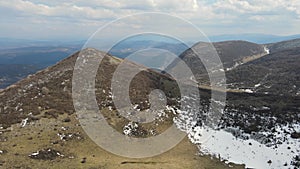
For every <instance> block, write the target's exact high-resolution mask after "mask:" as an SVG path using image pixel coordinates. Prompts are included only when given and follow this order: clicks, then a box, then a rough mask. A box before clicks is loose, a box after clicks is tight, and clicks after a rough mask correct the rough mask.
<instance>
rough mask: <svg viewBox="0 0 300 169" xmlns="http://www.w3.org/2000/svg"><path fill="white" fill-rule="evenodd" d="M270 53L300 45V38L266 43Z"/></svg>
mask: <svg viewBox="0 0 300 169" xmlns="http://www.w3.org/2000/svg"><path fill="white" fill-rule="evenodd" d="M266 46H267V47H268V49H269V50H270V53H276V52H279V51H282V50H288V49H293V48H298V47H300V39H293V40H287V41H282V42H277V43H271V44H266Z"/></svg>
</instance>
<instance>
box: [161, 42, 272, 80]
mask: <svg viewBox="0 0 300 169" xmlns="http://www.w3.org/2000/svg"><path fill="white" fill-rule="evenodd" d="M212 45H213V46H211V45H210V44H208V43H205V42H199V43H197V44H195V45H194V46H193V47H192V48H190V49H188V50H186V51H185V52H183V53H182V54H181V55H180V56H179V58H180V59H182V60H183V61H184V62H185V63H186V64H187V66H188V67H189V68H190V69H191V70H192V72H193V74H194V76H195V78H196V80H197V82H198V83H200V84H201V85H209V84H210V82H209V79H208V73H207V70H206V68H205V66H204V64H203V62H202V61H201V60H200V59H199V57H201V58H203V59H208V60H209V57H208V58H206V57H207V56H204V55H208V56H209V55H210V54H211V55H214V54H213V52H214V51H213V50H214V49H215V50H216V52H217V54H218V56H219V58H220V60H221V62H222V64H223V65H222V66H223V68H224V70H223V69H221V65H214V67H212V68H211V70H210V71H211V72H213V73H214V74H216V75H217V74H218V72H220V71H227V70H231V69H234V68H235V67H237V66H238V65H240V64H243V63H246V62H249V61H251V60H255V59H257V58H260V57H262V56H264V55H266V54H267V53H268V52H267V51H266V49H265V47H264V46H263V45H259V44H255V43H251V42H246V41H225V42H215V43H212ZM205 50H208V52H209V54H204V53H205V52H203V53H202V51H205ZM195 52H196V53H197V52H200V53H198V55H203V56H197V54H196V53H195ZM178 60H179V59H178ZM178 60H175V61H174V62H173V63H171V64H170V65H169V67H168V68H167V70H168V69H169V70H172V69H174V67H175V66H176V65H177V63H178ZM211 62H215V61H214V60H212V61H211ZM212 64H216V63H212ZM188 78H189V77H188Z"/></svg>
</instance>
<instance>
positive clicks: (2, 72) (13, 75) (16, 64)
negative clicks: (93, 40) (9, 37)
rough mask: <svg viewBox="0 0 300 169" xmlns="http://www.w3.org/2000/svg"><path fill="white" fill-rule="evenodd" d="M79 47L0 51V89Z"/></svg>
mask: <svg viewBox="0 0 300 169" xmlns="http://www.w3.org/2000/svg"><path fill="white" fill-rule="evenodd" d="M79 48H80V47H79V46H67V47H60V46H58V47H57V46H35V47H22V48H13V49H2V50H0V65H1V67H0V89H1V88H5V87H7V86H9V85H11V84H13V83H15V82H17V81H18V80H20V79H23V78H24V77H26V76H27V75H29V74H33V73H35V72H37V71H38V70H41V69H44V68H46V67H48V66H50V65H53V64H55V63H57V62H58V61H60V60H62V59H64V58H66V57H68V56H69V55H70V54H72V53H74V52H75V51H76V50H78V49H79Z"/></svg>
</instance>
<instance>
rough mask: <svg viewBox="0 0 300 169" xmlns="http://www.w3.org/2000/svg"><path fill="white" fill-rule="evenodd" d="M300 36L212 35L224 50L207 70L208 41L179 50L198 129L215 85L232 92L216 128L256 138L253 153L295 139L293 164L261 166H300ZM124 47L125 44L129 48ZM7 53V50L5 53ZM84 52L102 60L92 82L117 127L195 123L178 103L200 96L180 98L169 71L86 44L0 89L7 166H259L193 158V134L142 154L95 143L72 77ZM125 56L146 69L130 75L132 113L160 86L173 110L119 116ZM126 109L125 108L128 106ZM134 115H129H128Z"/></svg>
mask: <svg viewBox="0 0 300 169" xmlns="http://www.w3.org/2000/svg"><path fill="white" fill-rule="evenodd" d="M299 41H300V40H299V39H295V40H289V41H284V42H277V43H266V44H256V43H252V42H247V41H224V42H214V43H212V45H213V47H214V48H215V49H216V52H217V53H218V55H219V57H220V60H221V62H222V64H223V68H222V67H220V65H215V66H214V67H212V69H210V70H206V69H205V66H204V65H203V63H202V62H201V60H200V59H199V58H197V55H196V54H195V51H198V50H203V48H205V47H206V46H207V43H206V42H199V43H196V44H195V45H193V46H191V47H190V48H187V49H186V50H185V51H184V52H183V53H181V54H179V53H178V55H179V58H178V59H181V60H183V61H184V62H185V63H186V64H187V65H188V67H189V68H191V71H192V72H193V74H194V76H195V79H191V78H190V77H182V78H183V80H181V81H184V82H186V83H185V84H184V85H187V86H188V85H191V83H189V81H194V82H196V84H197V89H198V90H199V94H200V96H201V99H200V105H201V106H200V107H199V110H193V111H196V112H197V118H196V119H193V120H195V121H193V123H191V125H193V126H192V128H193V131H194V129H197V128H201V127H202V126H204V125H205V123H204V122H203V121H204V119H205V118H206V115H207V113H209V110H210V109H209V104H210V103H212V102H216V101H214V100H211V98H210V97H211V92H212V90H216V91H217V92H219V93H226V95H227V98H226V103H225V105H224V110H222V111H223V114H222V118H221V119H220V121H219V124H218V126H217V127H218V128H217V130H218V131H221V130H222V131H225V132H226V133H230V134H231V135H233V136H234V137H235V138H237V139H241V140H245V141H247V140H250V141H251V142H249V143H248V142H247V146H250V147H251V146H253V151H254V145H255V143H256V142H257V143H260V144H261V146H263V147H269V148H270V149H274V151H277V148H278V147H281V145H284V146H285V145H288V144H290V143H293V144H294V145H295V146H294V147H293V146H292V145H289V146H288V147H289V148H288V147H287V148H286V150H287V152H285V151H282V153H286V154H284V155H286V156H287V157H289V159H288V160H287V161H285V159H284V161H282V159H273V158H276V157H267V158H270V159H267V160H265V159H263V160H265V161H263V162H262V163H263V164H262V165H264V166H269V167H270V168H278V167H279V166H286V167H299V166H300V162H299V155H297V153H298V152H299V151H300V150H299V147H298V148H297V145H298V143H299V142H297V140H299V138H300V131H299V130H298V127H297V126H298V125H299V121H300V116H299V111H300V105H299V100H300V95H299V91H300V90H299V85H300V81H299V80H300V77H299V75H300V74H299V73H300V72H299V63H300V46H299ZM138 45H140V44H138ZM178 45H179V47H182V46H181V44H176V45H175V47H174V46H172V45H170V44H166V43H161V44H160V46H162V47H164V48H166V49H168V50H171V51H173V52H174V51H175V52H176V50H177V49H178V48H179V47H178ZM127 47H128V46H127V45H126V46H125V49H126V48H127ZM155 47H156V46H155ZM123 48H124V47H123ZM27 50H29V51H31V50H32V49H30V48H29V49H23V50H20V53H23V52H24V53H26V51H27ZM74 50H75V49H74V48H73V50H70V49H65V48H64V49H62V48H51V49H49V48H47V49H46V50H45V49H44V48H43V49H42V51H46V54H47V53H48V54H49V53H51V52H55V53H54V54H55V55H57V57H59V59H60V56H59V54H60V52H73V51H74ZM180 50H182V48H180ZM37 51H38V50H37ZM120 51H121V48H116V50H115V51H114V52H115V55H119V54H118V52H120ZM126 51H128V50H126ZM2 52H3V53H5V52H6V53H9V51H5V50H3V51H2ZM56 52H58V53H56ZM37 53H38V52H37ZM39 54H40V53H38V55H39ZM80 54H83V55H85V56H86V58H84V59H93V57H102V58H103V60H102V62H101V63H100V66H99V69H98V71H97V75H96V80H95V88H96V90H95V93H96V99H97V103H98V107H99V109H100V110H102V114H103V116H104V117H105V119H106V120H107V122H108V124H109V125H110V126H112V127H113V128H114V129H115V130H116V131H118V132H119V133H122V134H123V135H126V136H128V137H138V138H139V137H140V138H145V137H151V136H155V135H159V134H161V133H162V132H164V131H165V130H166V129H167V128H168V127H170V125H172V124H173V123H176V124H177V126H179V128H184V126H185V125H187V124H190V123H189V122H190V121H189V119H190V117H189V114H187V115H186V114H182V113H183V112H180V111H179V110H178V109H179V105H180V103H187V104H189V103H190V104H192V103H193V100H194V98H193V96H191V97H189V98H186V100H184V99H181V98H180V97H181V94H180V90H179V87H178V84H177V83H176V81H175V79H173V78H172V77H171V76H170V75H169V74H168V73H166V72H164V71H163V70H154V69H145V67H144V66H143V65H140V64H139V63H134V62H132V61H130V60H123V59H121V58H117V57H115V56H113V54H106V53H104V52H101V51H98V50H96V49H91V48H87V49H83V50H81V53H80V52H76V53H74V54H72V55H71V56H69V57H67V58H65V59H63V60H62V61H60V62H59V63H57V64H55V65H53V66H50V67H47V68H46V69H43V70H40V71H39V72H37V73H35V74H32V75H29V76H27V77H26V78H24V79H22V80H20V81H18V82H16V83H14V84H13V85H10V86H9V87H7V88H5V89H3V90H2V91H0V124H1V126H0V127H1V133H0V143H1V147H0V150H1V151H0V152H1V153H0V157H2V158H1V160H0V165H1V166H3V167H4V168H28V167H33V168H47V167H53V168H75V167H78V166H79V167H81V168H117V167H118V168H120V167H122V168H157V167H160V168H170V167H172V168H199V169H201V168H245V167H251V166H252V165H255V164H249V163H247V161H246V160H245V161H243V162H241V161H234V162H235V163H239V164H240V165H239V164H234V163H230V162H231V161H230V160H228V159H227V160H228V161H226V156H223V155H224V154H219V157H218V156H215V158H211V156H210V155H202V156H199V155H195V154H197V152H199V150H198V148H199V149H200V150H201V145H198V144H192V143H191V142H190V141H189V140H188V139H187V138H186V139H184V140H183V141H182V142H181V143H180V144H179V145H177V146H176V147H175V148H174V149H172V150H170V151H168V152H166V153H163V154H161V155H159V156H157V157H152V158H144V159H129V158H123V157H119V156H116V155H113V154H111V153H109V152H107V151H105V150H103V149H102V148H100V147H98V146H97V145H96V144H95V143H94V142H93V141H92V140H91V139H90V138H89V137H88V135H87V134H86V133H85V132H84V131H83V129H82V128H81V124H80V123H79V119H78V117H77V116H76V113H75V110H74V105H73V102H72V76H73V70H74V65H75V62H76V61H77V58H78V56H79V55H80ZM122 54H124V53H122ZM125 54H130V53H125ZM15 56H16V57H18V55H15ZM89 56H92V57H89ZM5 59H7V58H5ZM5 59H4V61H5ZM9 59H12V58H9ZM34 60H36V59H34ZM123 62H126V63H128V64H129V65H131V66H130V67H137V68H138V69H139V70H142V71H141V72H139V73H138V74H137V75H136V76H135V77H134V78H133V79H132V81H131V82H130V89H129V98H130V101H131V103H132V104H133V105H135V106H134V107H135V108H134V112H136V113H139V112H144V111H148V110H149V108H150V106H151V105H150V103H149V98H148V96H149V95H150V93H151V91H152V90H153V89H160V90H161V91H163V92H164V93H165V95H166V104H167V105H168V107H169V108H168V109H166V108H163V109H162V112H163V113H161V114H160V115H158V117H156V118H155V120H154V121H153V122H151V123H134V122H132V121H130V120H128V119H127V118H126V117H123V116H121V115H120V114H119V112H118V110H117V108H116V106H115V104H114V103H113V101H112V98H113V94H112V91H111V82H112V81H111V79H112V77H113V74H114V72H115V71H116V69H117V68H118V66H119V65H120V64H121V63H123ZM7 63H8V62H6V64H7ZM177 63H178V60H177V59H175V60H174V61H173V62H172V63H171V64H170V65H169V66H168V67H167V68H166V70H172V69H173V68H174V67H176V65H177ZM16 64H19V63H16ZM8 65H9V64H8ZM47 66H48V65H47ZM25 70H27V69H25ZM25 70H23V71H25ZM33 70H34V69H33ZM208 71H211V72H212V73H213V75H215V76H218V75H220V74H221V73H225V75H226V79H227V82H226V84H227V86H226V87H227V89H226V91H223V90H218V89H217V88H212V86H211V84H210V81H209V79H208ZM31 73H32V72H31ZM122 78H124V79H122V80H124V81H126V80H128V79H130V77H129V74H124V75H123V77H122ZM216 104H221V103H216ZM122 108H124V109H125V110H127V108H128V107H122ZM129 110H130V111H133V110H131V109H129ZM177 110H178V111H177ZM130 116H131V114H129V115H128V117H130ZM176 118H177V119H180V118H182V119H180V120H181V121H182V122H183V123H181V122H180V120H179V122H176V121H174V119H176ZM194 122H195V123H194ZM188 135H189V138H190V140H192V142H193V143H195V142H194V141H195V140H196V139H197V136H195V134H194V133H188ZM193 140H194V141H193ZM212 140H213V138H212ZM254 142H255V143H254ZM223 144H225V143H223ZM232 147H233V148H235V147H234V146H232ZM295 147H296V148H295ZM270 151H271V150H270ZM278 151H279V150H278ZM266 153H267V152H266ZM248 155H249V154H247V152H244V154H243V153H242V155H241V156H245V157H248ZM213 157H214V156H213ZM250 161H251V160H250ZM225 162H226V163H225ZM258 164H259V163H258Z"/></svg>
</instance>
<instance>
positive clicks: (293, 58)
mask: <svg viewBox="0 0 300 169" xmlns="http://www.w3.org/2000/svg"><path fill="white" fill-rule="evenodd" d="M280 44H282V43H279V44H275V45H274V46H276V47H278V46H279V45H280ZM283 44H286V43H283ZM284 48H285V47H284V46H282V47H279V48H276V49H277V50H279V49H282V50H279V51H277V50H273V52H272V48H271V50H270V51H271V52H272V53H271V54H269V55H266V56H264V57H262V58H259V59H256V60H254V61H251V62H248V63H246V64H243V65H240V66H238V67H237V68H236V69H233V70H231V71H228V72H226V76H227V83H228V85H229V87H230V88H235V89H236V88H241V89H250V90H251V91H254V92H258V93H267V94H268V93H270V94H277V95H298V96H299V95H300V69H299V65H300V47H295V48H291V49H284ZM274 49H275V48H274Z"/></svg>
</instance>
